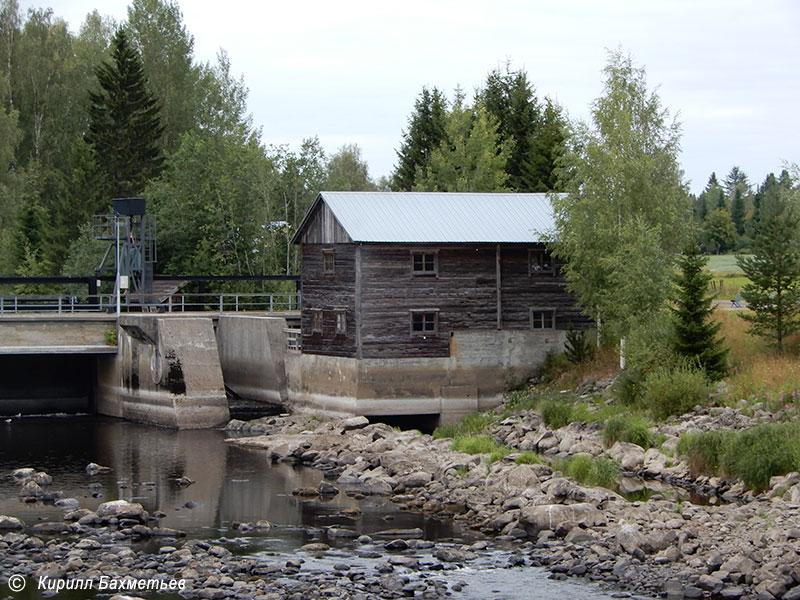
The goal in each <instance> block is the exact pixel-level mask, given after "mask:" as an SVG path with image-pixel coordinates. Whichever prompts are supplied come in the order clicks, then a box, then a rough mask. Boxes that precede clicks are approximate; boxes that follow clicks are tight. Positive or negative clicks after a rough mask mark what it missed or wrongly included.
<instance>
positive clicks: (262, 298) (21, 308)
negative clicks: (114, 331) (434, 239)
mask: <svg viewBox="0 0 800 600" xmlns="http://www.w3.org/2000/svg"><path fill="white" fill-rule="evenodd" d="M120 310H121V311H122V312H160V313H182V312H218V313H223V312H245V311H259V312H284V311H294V310H300V294H299V293H281V294H259V293H246V294H245V293H242V294H239V293H231V292H228V293H216V294H212V293H205V294H174V295H172V296H170V297H168V298H166V299H161V298H155V297H149V298H145V297H142V296H139V295H137V296H136V297H135V298H123V300H122V303H121V305H120ZM115 311H116V296H115V295H114V294H98V295H96V296H87V295H82V296H0V315H10V314H19V313H42V312H44V313H58V314H65V313H86V312H115Z"/></svg>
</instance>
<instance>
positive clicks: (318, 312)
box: [311, 308, 322, 334]
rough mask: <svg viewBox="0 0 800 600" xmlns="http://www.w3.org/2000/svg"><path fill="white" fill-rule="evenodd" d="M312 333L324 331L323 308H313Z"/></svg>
mask: <svg viewBox="0 0 800 600" xmlns="http://www.w3.org/2000/svg"><path fill="white" fill-rule="evenodd" d="M311 333H312V334H313V333H322V309H321V308H312V309H311Z"/></svg>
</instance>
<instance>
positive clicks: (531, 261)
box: [528, 249, 555, 275]
mask: <svg viewBox="0 0 800 600" xmlns="http://www.w3.org/2000/svg"><path fill="white" fill-rule="evenodd" d="M535 273H555V269H554V268H553V258H552V257H551V256H550V253H549V252H547V250H539V249H537V250H528V275H533V274H535Z"/></svg>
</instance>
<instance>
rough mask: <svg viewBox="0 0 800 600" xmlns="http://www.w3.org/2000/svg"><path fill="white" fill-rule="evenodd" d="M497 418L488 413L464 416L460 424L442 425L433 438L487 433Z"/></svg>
mask: <svg viewBox="0 0 800 600" xmlns="http://www.w3.org/2000/svg"><path fill="white" fill-rule="evenodd" d="M494 421H495V417H494V415H493V414H492V413H488V412H471V413H469V414H468V415H466V416H464V417H463V418H462V419H461V420H460V421H459V422H458V423H450V424H448V425H442V426H441V427H437V428H436V429H434V430H433V438H434V439H436V440H438V439H442V438H455V437H458V436H463V435H471V434H474V433H480V432H482V431H485V430H486V429H487V428H488V427H490V426H491V425H492V423H494Z"/></svg>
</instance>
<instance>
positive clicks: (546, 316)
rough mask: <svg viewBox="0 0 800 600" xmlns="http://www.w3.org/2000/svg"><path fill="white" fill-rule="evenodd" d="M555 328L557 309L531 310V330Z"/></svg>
mask: <svg viewBox="0 0 800 600" xmlns="http://www.w3.org/2000/svg"><path fill="white" fill-rule="evenodd" d="M555 328H556V309H554V308H532V309H531V329H555Z"/></svg>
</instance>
